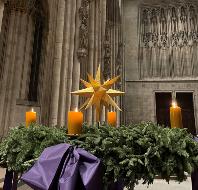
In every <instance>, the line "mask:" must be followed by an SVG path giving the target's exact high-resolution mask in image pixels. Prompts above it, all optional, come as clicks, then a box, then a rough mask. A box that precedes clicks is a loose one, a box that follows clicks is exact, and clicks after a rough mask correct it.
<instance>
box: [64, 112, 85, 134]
mask: <svg viewBox="0 0 198 190" xmlns="http://www.w3.org/2000/svg"><path fill="white" fill-rule="evenodd" d="M82 124H83V113H82V112H78V111H69V112H68V125H67V127H68V134H69V135H79V134H81V133H82Z"/></svg>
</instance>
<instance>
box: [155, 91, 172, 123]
mask: <svg viewBox="0 0 198 190" xmlns="http://www.w3.org/2000/svg"><path fill="white" fill-rule="evenodd" d="M155 100H156V117H157V123H158V124H160V125H164V126H165V127H167V126H170V106H171V101H172V95H171V92H156V93H155Z"/></svg>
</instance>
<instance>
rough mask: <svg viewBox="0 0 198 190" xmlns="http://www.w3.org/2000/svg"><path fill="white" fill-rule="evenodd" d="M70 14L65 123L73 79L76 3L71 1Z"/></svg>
mask: <svg viewBox="0 0 198 190" xmlns="http://www.w3.org/2000/svg"><path fill="white" fill-rule="evenodd" d="M71 3H72V5H71V6H72V12H71V21H70V36H69V48H68V68H67V75H66V81H67V84H66V113H65V115H66V121H67V112H68V111H69V110H70V109H71V99H72V97H71V91H72V78H73V67H74V56H75V52H74V48H75V34H76V33H75V30H76V26H75V20H76V1H74V0H72V1H71Z"/></svg>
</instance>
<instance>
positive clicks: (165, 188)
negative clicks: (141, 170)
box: [0, 168, 192, 190]
mask: <svg viewBox="0 0 198 190" xmlns="http://www.w3.org/2000/svg"><path fill="white" fill-rule="evenodd" d="M4 176H5V170H4V169H2V168H0V190H1V189H2V187H3V178H4ZM18 190H32V189H31V188H30V187H28V186H27V185H22V184H19V188H18ZM134 190H192V188H191V179H190V178H188V179H187V181H185V182H183V183H180V184H179V183H178V182H174V181H170V183H169V184H168V183H166V182H165V181H163V180H160V179H156V180H155V181H154V184H152V185H150V186H149V187H147V186H146V185H142V184H141V182H140V184H139V185H138V186H136V187H135V189H134Z"/></svg>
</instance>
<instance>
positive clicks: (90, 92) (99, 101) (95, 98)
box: [72, 65, 124, 122]
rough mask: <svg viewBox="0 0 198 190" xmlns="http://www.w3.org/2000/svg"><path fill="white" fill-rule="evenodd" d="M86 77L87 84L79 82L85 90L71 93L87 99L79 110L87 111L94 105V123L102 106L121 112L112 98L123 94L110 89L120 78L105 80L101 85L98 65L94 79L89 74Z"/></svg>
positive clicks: (98, 118)
mask: <svg viewBox="0 0 198 190" xmlns="http://www.w3.org/2000/svg"><path fill="white" fill-rule="evenodd" d="M87 75H88V79H89V82H87V81H84V80H82V79H81V82H82V83H83V85H84V86H85V87H86V88H85V89H82V90H77V91H75V92H72V94H75V95H79V96H84V97H87V98H88V99H87V100H86V101H85V103H84V104H83V105H82V107H81V108H80V109H83V108H85V109H88V108H89V107H91V106H93V105H94V106H95V108H96V121H97V122H98V121H99V120H100V113H101V110H102V106H105V107H107V108H108V107H109V106H110V105H112V106H113V107H115V108H117V109H118V110H120V111H121V109H120V108H119V107H118V105H117V104H116V102H115V101H114V100H113V99H112V97H115V96H119V95H123V94H124V92H121V91H118V90H113V89H110V88H111V87H112V86H113V85H114V84H115V83H116V81H117V80H118V79H119V78H120V76H117V77H115V78H113V79H110V80H107V81H105V82H104V83H103V84H101V71H100V65H99V67H98V70H97V73H96V78H95V79H94V78H93V77H92V76H91V75H90V74H87Z"/></svg>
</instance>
